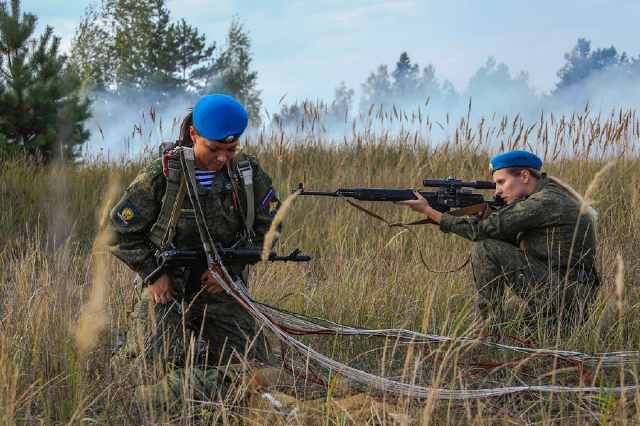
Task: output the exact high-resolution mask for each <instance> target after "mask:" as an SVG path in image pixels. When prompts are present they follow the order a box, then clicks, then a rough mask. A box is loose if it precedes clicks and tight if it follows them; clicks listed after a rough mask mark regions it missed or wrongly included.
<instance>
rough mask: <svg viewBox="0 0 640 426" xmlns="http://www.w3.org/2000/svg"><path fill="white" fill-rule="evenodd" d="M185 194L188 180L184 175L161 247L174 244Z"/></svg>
mask: <svg viewBox="0 0 640 426" xmlns="http://www.w3.org/2000/svg"><path fill="white" fill-rule="evenodd" d="M185 195H187V182H186V180H185V177H184V175H183V176H182V178H181V179H180V188H179V189H178V193H177V195H176V200H175V202H174V203H173V208H172V209H171V216H170V217H169V223H168V224H167V230H166V232H165V234H164V237H163V238H162V243H161V245H160V247H168V246H170V245H171V244H173V238H174V237H175V236H176V225H177V224H178V218H179V217H180V211H181V210H182V203H183V201H184V197H185Z"/></svg>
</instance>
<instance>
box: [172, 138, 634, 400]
mask: <svg viewBox="0 0 640 426" xmlns="http://www.w3.org/2000/svg"><path fill="white" fill-rule="evenodd" d="M178 155H179V158H180V164H181V167H182V170H183V172H184V173H185V176H186V186H187V194H188V196H189V198H190V200H191V203H192V205H193V208H194V212H195V219H196V226H197V228H198V232H199V234H200V237H201V239H202V245H203V248H204V251H205V254H206V257H207V264H208V268H209V271H210V272H211V273H212V274H213V276H214V277H215V278H216V280H217V281H218V283H219V284H220V286H221V287H222V288H223V289H224V290H225V291H226V292H227V294H229V295H230V296H232V297H233V298H234V299H235V300H236V301H237V302H238V304H240V305H241V306H242V307H243V308H244V309H245V310H246V311H247V312H248V313H249V315H251V317H253V318H254V320H255V321H256V322H257V323H258V324H260V325H261V326H262V327H263V328H265V329H268V330H269V331H271V332H272V333H273V334H274V335H275V336H276V337H277V338H278V339H279V340H280V341H281V342H282V343H283V344H285V345H286V346H288V347H291V348H293V349H295V350H297V351H298V352H299V353H300V354H302V355H304V356H305V357H307V358H309V359H311V360H313V361H315V362H316V363H318V364H319V365H321V366H322V367H324V368H326V369H328V370H333V371H335V372H337V373H339V374H340V375H342V376H344V377H345V378H347V379H348V380H350V381H352V382H354V383H358V384H360V385H364V386H368V387H371V388H374V389H378V390H379V391H382V392H391V393H395V394H398V395H404V396H407V397H411V398H420V399H427V398H434V399H439V400H468V399H477V398H486V397H492V396H500V395H508V394H514V393H519V392H541V393H558V392H563V393H587V392H589V393H598V392H603V391H604V392H614V393H622V392H627V391H632V390H636V389H638V386H622V387H610V388H602V387H598V386H586V387H572V386H557V385H536V386H529V385H521V386H507V387H497V388H485V389H444V388H435V387H425V386H419V385H414V384H409V383H403V382H400V381H397V380H393V379H389V378H385V377H381V376H377V375H375V374H372V373H369V372H366V371H363V370H359V369H357V368H353V367H350V366H348V365H346V364H344V363H341V362H339V361H336V360H334V359H332V358H330V357H328V356H326V355H324V354H322V353H320V352H318V351H316V350H314V349H313V348H311V347H310V346H308V345H306V344H304V343H302V342H300V341H299V340H297V339H296V338H294V337H293V336H294V335H334V336H338V335H341V336H372V337H388V338H395V339H397V340H399V341H401V342H405V343H413V344H415V343H427V342H431V343H445V342H448V343H454V344H457V345H460V346H462V347H464V346H469V345H474V344H477V343H481V344H483V345H486V346H489V347H494V348H499V349H504V350H509V351H514V352H520V353H525V354H537V355H545V356H553V357H557V358H561V359H565V360H569V361H574V362H575V361H578V362H581V363H587V364H600V365H609V366H610V365H622V364H626V363H630V362H638V361H639V360H640V352H636V351H634V352H609V353H600V354H594V355H589V354H586V353H582V352H576V351H564V350H552V349H536V348H526V347H519V346H511V345H505V344H501V343H495V342H491V341H489V340H486V339H472V338H469V337H458V338H453V337H447V336H437V335H431V334H423V333H418V332H415V331H410V330H403V329H379V330H372V329H365V328H359V327H351V326H347V325H343V324H338V323H334V322H331V321H327V320H324V319H320V318H314V317H310V316H305V315H302V314H298V313H292V312H287V311H285V310H281V309H277V308H274V307H272V306H269V305H266V304H262V303H259V302H256V301H255V300H253V299H252V298H251V297H250V296H249V294H248V291H247V289H246V287H245V286H244V285H243V283H242V282H241V281H240V280H237V281H235V280H234V279H233V278H232V277H231V275H230V274H229V272H228V271H227V269H226V268H225V266H224V265H223V263H222V260H221V257H220V255H219V253H218V252H217V250H216V247H215V241H214V240H213V237H212V236H211V233H210V232H209V230H208V228H207V225H206V219H205V214H204V211H203V209H202V206H201V204H200V201H199V198H198V192H197V187H196V179H195V169H194V156H193V150H192V149H190V148H186V147H181V148H179V149H178Z"/></svg>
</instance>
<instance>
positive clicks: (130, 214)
mask: <svg viewBox="0 0 640 426" xmlns="http://www.w3.org/2000/svg"><path fill="white" fill-rule="evenodd" d="M115 217H116V218H117V220H118V222H119V223H120V225H122V226H129V225H131V224H133V223H135V222H136V220H138V219H140V218H141V214H140V211H139V210H138V209H137V207H136V206H135V205H134V204H133V203H132V202H131V201H129V200H126V201H124V202H123V203H121V204H120V205H119V206H118V207H117V209H116V211H115Z"/></svg>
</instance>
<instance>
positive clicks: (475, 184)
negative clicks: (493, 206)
mask: <svg viewBox="0 0 640 426" xmlns="http://www.w3.org/2000/svg"><path fill="white" fill-rule="evenodd" d="M422 185H423V186H426V187H432V188H448V189H457V188H473V189H496V184H495V183H493V182H489V181H486V180H472V181H469V182H465V181H462V180H460V179H456V178H447V179H425V180H423V181H422Z"/></svg>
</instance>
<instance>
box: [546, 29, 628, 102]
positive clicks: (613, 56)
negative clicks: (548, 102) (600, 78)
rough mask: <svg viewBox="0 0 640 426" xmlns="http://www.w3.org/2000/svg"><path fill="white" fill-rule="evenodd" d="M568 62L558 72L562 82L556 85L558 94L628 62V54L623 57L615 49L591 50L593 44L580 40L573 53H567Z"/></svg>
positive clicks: (565, 56)
mask: <svg viewBox="0 0 640 426" xmlns="http://www.w3.org/2000/svg"><path fill="white" fill-rule="evenodd" d="M564 59H565V60H566V61H567V62H566V63H565V64H564V65H563V66H562V68H560V70H559V71H558V77H559V78H560V81H559V82H558V84H557V85H556V92H559V91H562V90H563V89H566V88H569V87H570V86H573V85H575V84H578V83H582V82H584V81H586V80H587V79H588V78H589V77H590V76H592V75H593V74H594V73H596V72H598V71H603V70H605V69H607V68H610V67H612V66H615V65H619V64H621V63H623V62H624V61H626V60H627V56H626V54H624V53H623V54H622V57H621V56H620V55H619V54H618V51H617V50H616V48H615V47H613V46H611V47H608V48H604V49H595V50H592V49H591V42H590V41H589V40H587V39H584V38H580V39H578V41H577V42H576V45H575V46H574V47H573V49H571V52H569V53H565V55H564Z"/></svg>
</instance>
